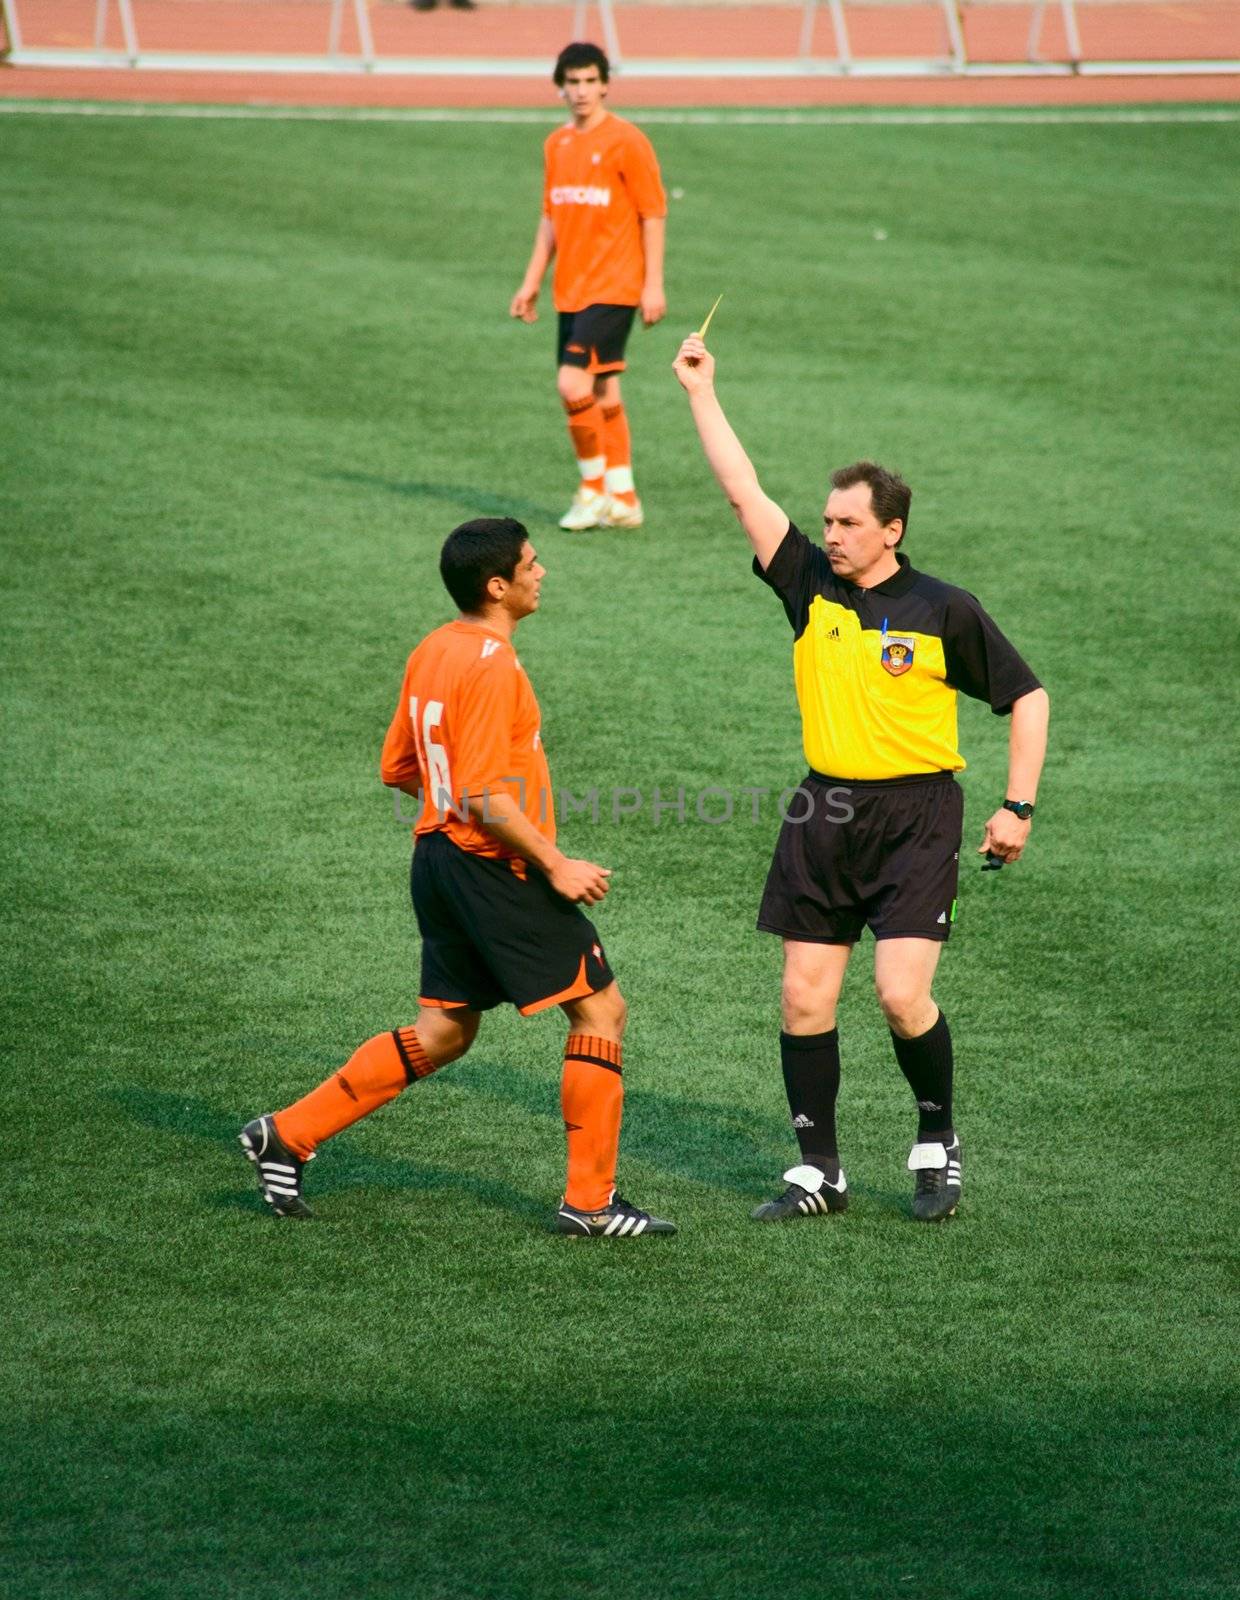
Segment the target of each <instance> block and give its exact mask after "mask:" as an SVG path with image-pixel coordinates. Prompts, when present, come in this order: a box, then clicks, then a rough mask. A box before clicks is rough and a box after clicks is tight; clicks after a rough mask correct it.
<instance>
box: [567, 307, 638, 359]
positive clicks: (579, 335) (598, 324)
mask: <svg viewBox="0 0 1240 1600" xmlns="http://www.w3.org/2000/svg"><path fill="white" fill-rule="evenodd" d="M636 310H637V307H636V306H605V305H598V306H587V307H586V308H585V310H584V311H561V312H560V337H559V339H558V340H557V342H556V352H555V359H556V365H557V366H560V367H583V368H584V369H585V370H586V371H587V372H623V371H624V368H625V360H624V347H625V345H627V344H628V342H629V334H630V332H631V331H632V328H633V315H634V313H635V312H636Z"/></svg>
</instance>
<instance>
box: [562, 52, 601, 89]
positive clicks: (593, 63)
mask: <svg viewBox="0 0 1240 1600" xmlns="http://www.w3.org/2000/svg"><path fill="white" fill-rule="evenodd" d="M578 67H597V68H598V75H599V77H600V78H601V79H602V80H603V82H604V83H606V82H607V81H608V79H609V78H610V77H611V62H610V61H608V59H607V57H606V56H605V55H604V54H603V52H602V51H601V50H600V49H599V47H598V45H596V44H583V43H581V42H580V41H578V42H577V43H576V44H566V45H565V46H564V48H563V50H561V51H560V53H559V55H558V56H557V57H556V58H555V71H554V72H553V73H552V74H551V76H552V80H553V82H554V83H555V86H556V88H557V89H562V88H563V87H564V79H565V78H566V77H567V76H568V74H569V73H570V72H572V71H574V70H575V69H576V68H578Z"/></svg>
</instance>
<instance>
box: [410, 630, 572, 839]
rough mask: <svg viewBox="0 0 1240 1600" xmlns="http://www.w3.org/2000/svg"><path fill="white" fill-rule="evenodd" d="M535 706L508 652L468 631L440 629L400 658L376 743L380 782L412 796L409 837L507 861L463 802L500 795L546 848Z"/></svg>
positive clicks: (549, 828)
mask: <svg viewBox="0 0 1240 1600" xmlns="http://www.w3.org/2000/svg"><path fill="white" fill-rule="evenodd" d="M541 721H542V718H541V713H540V712H539V709H538V701H537V700H536V699H535V698H534V691H533V689H532V688H531V687H530V682H529V679H528V678H527V677H526V676H525V673H524V671H523V670H522V667H521V663H520V662H519V661H518V660H517V653H516V651H515V650H514V649H513V647H512V645H511V644H510V643H509V641H508V640H507V639H505V638H504V637H503V635H502V634H498V633H494V632H492V630H491V629H490V628H487V627H484V626H483V625H482V624H481V623H478V622H463V621H461V622H448V623H445V624H444V626H443V627H442V628H436V629H435V631H434V633H429V634H427V636H426V638H425V639H423V641H422V643H421V644H420V645H419V646H418V647H417V649H416V650H415V651H414V652H413V654H412V655H411V656H410V657H409V664H408V666H407V667H406V668H405V681H404V684H403V685H402V687H401V692H400V704H399V705H398V706H397V707H396V715H395V716H394V717H393V718H392V725H391V727H390V728H389V729H388V732H387V738H386V739H385V740H384V741H383V757H382V760H381V762H380V768H379V771H380V776H381V777H382V779H383V781H384V783H386V784H390V785H393V786H396V787H399V788H403V789H413V788H420V789H421V790H422V811H421V814H420V815H419V817H418V820H417V823H416V825H415V827H414V830H413V832H414V837H415V838H416V837H417V836H418V835H419V834H423V833H434V832H436V831H437V830H438V831H442V832H444V833H446V834H447V835H448V837H449V839H451V840H452V842H453V843H454V844H456V845H459V846H460V848H461V849H462V850H467V851H469V852H470V854H471V855H476V856H492V857H495V858H498V859H501V860H506V859H509V858H511V857H514V856H515V854H516V852H515V851H512V850H510V849H509V848H508V847H507V845H503V844H501V843H500V842H499V840H498V839H496V838H495V837H494V835H493V834H490V833H488V832H487V830H486V829H485V828H484V827H483V826H482V825H481V824H480V823H477V822H475V821H474V820H473V818H472V817H470V815H469V813H468V811H467V810H466V806H465V800H466V799H467V798H468V797H469V796H471V795H482V794H487V793H489V794H510V795H511V796H512V797H513V799H514V800H515V801H516V803H517V805H518V806H519V807H520V809H521V810H522V811H523V812H524V813H525V815H526V817H528V819H529V820H530V821H531V822H532V823H533V824H534V826H535V827H536V828H537V829H538V831H539V833H541V834H542V835H543V837H544V838H546V839H549V840H551V841H552V842H554V840H555V802H554V797H553V796H552V793H551V773H550V770H549V769H548V766H547V758H546V756H545V755H544V754H543V747H542V734H541V731H540V724H541Z"/></svg>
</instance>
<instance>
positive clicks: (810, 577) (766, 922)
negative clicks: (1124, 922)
mask: <svg viewBox="0 0 1240 1600" xmlns="http://www.w3.org/2000/svg"><path fill="white" fill-rule="evenodd" d="M674 370H675V373H676V377H677V378H678V380H679V381H680V384H681V386H682V387H683V388H684V389H685V390H686V391H687V393H688V396H689V404H690V408H691V410H692V412H693V420H694V422H695V424H696V426H697V430H698V435H699V437H700V439H701V441H702V448H703V450H704V451H705V452H706V459H707V460H708V461H709V463H710V465H711V468H712V470H713V471H714V474H715V476H716V478H717V479H718V480H719V485H720V488H722V490H723V492H724V494H725V495H726V496H727V498H728V502H729V504H730V505H731V507H732V509H733V511H735V513H736V515H737V517H738V518H739V519H740V523H741V526H742V527H743V528H744V530H745V532H746V534H747V535H748V538H749V542H750V544H751V545H752V546H753V552H754V572H755V574H756V575H757V576H758V577H759V578H760V579H761V580H762V581H763V582H764V583H766V584H768V585H769V586H770V587H771V588H772V589H773V590H774V591H775V593H776V594H777V595H778V596H779V598H780V600H781V601H782V602H783V606H784V610H785V612H786V613H787V617H788V621H789V622H790V623H791V625H792V630H793V634H794V638H795V643H794V645H793V670H794V673H795V678H796V690H797V701H798V703H799V705H800V709H801V722H802V733H803V741H804V746H805V755H806V759H807V761H808V762H809V767H810V771H809V775H808V777H807V778H806V779H805V781H804V783H803V784H802V786H801V789H800V791H799V792H798V793H797V795H796V796H794V799H793V803H792V805H791V806H790V807H789V808H788V816H787V820H786V821H785V822H784V824H783V827H782V829H781V831H780V835H779V841H778V843H777V845H776V847H775V857H774V860H773V861H772V863H771V869H770V873H769V874H768V876H767V881H766V888H765V890H764V892H763V896H762V906H761V909H760V911H759V913H758V927H759V928H760V929H761V930H762V931H763V932H766V933H774V934H778V935H780V937H781V938H782V939H783V941H784V975H783V993H782V1024H783V1025H782V1031H781V1033H780V1040H779V1043H780V1055H781V1058H782V1062H783V1072H784V1085H785V1088H786V1090H787V1094H788V1108H789V1111H790V1112H791V1115H792V1126H793V1128H794V1130H795V1132H796V1136H797V1141H798V1143H799V1145H800V1148H801V1160H800V1163H799V1164H798V1165H796V1166H794V1167H792V1168H791V1169H790V1170H789V1171H788V1172H786V1173H785V1174H784V1181H785V1182H786V1184H787V1188H786V1189H785V1190H784V1192H783V1193H782V1194H781V1195H779V1196H778V1197H777V1198H775V1199H772V1200H768V1201H767V1202H766V1203H765V1204H764V1205H761V1206H759V1207H758V1208H757V1209H756V1210H755V1211H754V1213H753V1215H754V1218H755V1219H756V1220H758V1221H761V1222H779V1221H783V1220H784V1219H786V1218H794V1217H801V1216H815V1215H826V1214H827V1213H829V1212H836V1211H844V1210H845V1209H846V1208H847V1206H848V1184H847V1180H846V1179H845V1176H844V1172H843V1170H842V1168H841V1166H840V1157H839V1148H838V1145H837V1142H836V1131H835V1102H836V1097H837V1095H838V1092H839V1083H840V1041H839V1032H838V1029H837V1028H836V1021H835V1011H836V1003H837V1001H838V999H839V994H840V988H841V986H842V984H843V981H844V971H845V968H846V967H847V965H848V958H849V955H850V954H851V953H852V947H853V945H854V944H855V943H856V941H857V940H858V939H859V938H860V936H861V933H862V931H863V929H865V928H866V927H869V928H870V930H871V931H872V932H873V934H874V938H875V940H876V941H877V942H876V947H875V953H874V984H875V988H876V989H877V991H878V1001H879V1004H880V1006H881V1007H882V1009H883V1014H884V1016H885V1017H886V1019H887V1024H888V1027H889V1028H890V1030H891V1042H892V1045H893V1047H894V1049H895V1054H896V1060H897V1062H898V1063H899V1065H900V1070H901V1071H902V1072H903V1074H904V1076H905V1078H907V1080H908V1083H909V1087H910V1088H911V1089H912V1091H913V1097H914V1099H915V1100H916V1102H917V1114H918V1127H917V1138H916V1140H915V1142H914V1144H913V1148H912V1152H911V1154H910V1155H909V1158H908V1166H909V1171H910V1172H912V1173H914V1174H915V1181H914V1192H913V1216H914V1217H915V1218H916V1219H917V1220H918V1221H922V1222H938V1221H940V1220H942V1219H943V1218H945V1217H950V1216H951V1215H952V1213H953V1212H954V1211H955V1209H956V1206H957V1204H958V1202H959V1200H960V1193H961V1150H960V1139H959V1137H958V1136H957V1133H956V1127H955V1123H954V1121H953V1117H952V1039H951V1034H950V1032H949V1030H948V1026H947V1018H946V1017H945V1016H944V1015H943V1013H942V1012H941V1011H940V1010H939V1008H938V1006H937V1005H936V1004H935V1003H934V1000H933V998H932V997H931V992H930V990H931V985H932V983H933V980H934V973H935V969H936V967H937V966H938V962H939V955H940V952H941V951H942V948H943V945H944V944H945V943H946V942H947V938H948V936H949V934H950V932H951V925H952V920H953V917H954V915H955V908H956V880H957V872H958V868H959V853H960V843H961V824H962V815H963V797H962V794H961V791H960V788H959V786H958V784H957V783H956V781H955V778H954V776H953V774H954V773H956V772H959V771H960V770H961V768H962V767H963V766H964V764H965V763H964V758H963V757H962V756H961V754H960V751H959V749H958V745H957V732H956V697H957V694H958V692H959V691H961V690H963V691H964V693H965V694H968V695H971V696H973V697H974V698H975V699H978V700H985V701H987V702H988V703H989V705H990V707H991V709H992V710H993V711H995V712H997V713H998V714H1000V715H1007V714H1009V713H1010V715H1011V719H1012V721H1011V736H1010V743H1009V755H1008V781H1007V798H1006V799H1005V800H1004V801H1003V803H1002V805H1000V807H999V808H998V810H997V811H996V812H995V814H994V815H993V816H992V817H991V818H990V819H989V821H988V822H987V823H986V829H985V835H984V837H983V839H982V843H981V845H980V846H979V849H978V853H979V854H987V855H988V856H989V858H991V859H992V860H994V861H996V862H1012V861H1018V860H1019V859H1020V857H1021V854H1022V852H1023V850H1024V848H1025V845H1026V843H1027V842H1028V839H1029V831H1030V824H1031V819H1032V817H1033V810H1034V802H1035V800H1036V798H1037V790H1038V779H1039V777H1040V776H1041V772H1042V762H1043V759H1044V757H1045V754H1046V731H1047V724H1048V720H1049V715H1050V701H1049V700H1048V698H1047V694H1046V691H1045V689H1043V688H1042V686H1041V685H1040V684H1039V682H1038V680H1037V678H1036V677H1035V676H1034V675H1033V673H1032V672H1031V671H1030V669H1029V667H1028V666H1026V664H1025V662H1024V661H1023V660H1022V659H1021V657H1020V656H1019V655H1018V654H1017V652H1016V650H1015V649H1014V648H1013V646H1012V645H1011V644H1010V643H1009V642H1008V640H1007V639H1006V638H1005V637H1004V636H1003V634H1002V633H1001V632H1000V631H999V629H998V628H997V627H996V626H995V624H994V622H993V621H992V620H991V619H990V617H989V616H987V614H986V612H985V611H983V609H982V607H981V606H980V605H979V604H978V602H977V601H976V600H975V599H974V598H973V596H972V595H970V594H968V593H966V592H965V590H963V589H957V588H954V587H953V586H952V585H950V584H946V583H941V582H940V581H939V580H938V579H937V578H931V577H929V576H928V575H927V574H925V573H923V572H918V571H916V570H915V569H914V568H913V567H912V566H910V565H909V561H908V558H907V556H905V555H903V554H901V553H900V549H899V546H900V544H901V541H902V540H903V538H904V534H905V530H906V528H907V526H908V513H909V501H910V498H911V495H910V491H909V488H908V485H907V484H905V483H904V482H903V481H902V480H901V479H900V478H898V477H897V476H896V475H895V474H894V473H891V472H888V471H887V470H886V469H885V468H883V467H880V466H878V465H876V464H875V463H874V462H870V461H861V462H857V463H855V464H854V465H853V466H850V467H844V468H842V469H840V470H839V471H837V472H835V473H833V474H832V476H831V485H832V487H831V491H830V494H829V495H828V497H827V504H826V509H825V511H824V513H823V539H822V545H821V546H818V545H815V544H813V543H811V541H810V540H809V539H807V538H806V537H805V535H804V534H803V533H802V532H801V531H800V529H799V528H797V527H796V526H795V525H794V524H793V523H791V522H790V521H789V519H788V517H787V515H786V514H785V513H784V512H783V511H781V510H780V508H779V507H778V506H777V505H776V504H775V502H774V501H773V500H771V499H770V498H769V497H768V496H767V495H766V494H765V493H764V492H763V490H762V486H761V484H760V483H759V482H758V477H757V474H756V473H755V471H754V469H753V466H752V464H751V462H750V460H749V458H748V456H747V455H746V454H745V451H744V449H743V447H742V446H741V443H740V440H739V439H738V438H737V437H736V435H735V433H733V431H732V428H731V426H730V424H729V423H728V420H727V418H726V417H725V416H724V413H723V409H722V407H721V406H720V404H719V401H718V399H717V398H716V395H715V387H714V376H715V361H714V357H713V356H711V355H710V353H709V352H708V351H707V349H706V346H705V345H704V344H703V342H702V340H701V339H700V338H698V337H697V336H696V335H693V336H691V337H690V338H688V339H686V340H685V342H684V343H683V344H682V345H681V347H680V352H679V354H678V355H677V357H676V362H675V366H674Z"/></svg>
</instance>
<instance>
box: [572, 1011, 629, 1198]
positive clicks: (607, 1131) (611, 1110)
mask: <svg viewBox="0 0 1240 1600" xmlns="http://www.w3.org/2000/svg"><path fill="white" fill-rule="evenodd" d="M560 1107H561V1109H562V1111H563V1113H564V1128H565V1132H566V1134H567V1138H568V1183H567V1185H566V1187H565V1190H564V1199H565V1200H566V1201H567V1203H568V1204H569V1205H570V1206H575V1207H576V1209H577V1210H578V1211H602V1210H603V1208H604V1207H605V1206H606V1205H608V1204H609V1203H610V1201H611V1197H612V1193H613V1191H614V1190H615V1187H616V1158H617V1155H618V1154H619V1150H620V1115H621V1112H622V1110H623V1108H624V1080H623V1078H622V1077H621V1076H620V1046H619V1045H618V1044H615V1043H613V1042H612V1040H610V1039H598V1038H595V1037H594V1036H593V1035H592V1034H588V1033H570V1034H569V1036H568V1039H567V1040H566V1041H565V1044H564V1076H563V1078H562V1080H561V1083H560Z"/></svg>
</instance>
